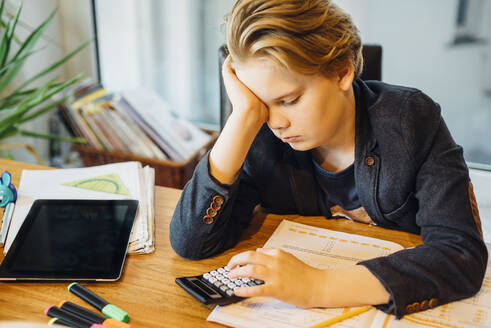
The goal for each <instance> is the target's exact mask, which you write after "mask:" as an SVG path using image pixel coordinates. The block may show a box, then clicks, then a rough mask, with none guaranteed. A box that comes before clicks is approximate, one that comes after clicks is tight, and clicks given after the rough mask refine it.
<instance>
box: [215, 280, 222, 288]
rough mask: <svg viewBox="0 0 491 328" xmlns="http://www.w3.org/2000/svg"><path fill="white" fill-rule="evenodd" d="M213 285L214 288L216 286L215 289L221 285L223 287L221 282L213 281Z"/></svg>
mask: <svg viewBox="0 0 491 328" xmlns="http://www.w3.org/2000/svg"><path fill="white" fill-rule="evenodd" d="M213 285H215V286H217V287H220V286H221V285H223V282H221V281H215V282H214V283H213Z"/></svg>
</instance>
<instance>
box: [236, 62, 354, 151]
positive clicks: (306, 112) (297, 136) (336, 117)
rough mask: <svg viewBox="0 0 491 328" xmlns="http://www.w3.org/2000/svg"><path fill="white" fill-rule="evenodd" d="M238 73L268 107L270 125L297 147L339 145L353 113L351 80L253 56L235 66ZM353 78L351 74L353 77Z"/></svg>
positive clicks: (311, 147) (277, 133)
mask: <svg viewBox="0 0 491 328" xmlns="http://www.w3.org/2000/svg"><path fill="white" fill-rule="evenodd" d="M235 71H236V74H237V77H238V78H239V80H240V81H242V83H244V84H245V85H246V86H247V87H248V88H249V89H250V90H251V91H252V92H253V93H254V94H255V95H256V96H257V97H258V98H259V99H260V100H261V101H262V102H263V103H264V104H265V105H266V106H267V107H268V110H269V118H268V121H267V123H268V126H269V128H270V129H271V131H273V133H274V134H275V135H276V136H277V137H278V138H280V139H281V140H282V141H283V142H287V143H288V144H289V145H290V146H291V147H292V148H293V149H295V150H310V149H314V148H317V147H319V146H326V147H330V146H336V145H338V144H339V142H342V138H343V136H342V135H340V133H337V132H338V131H339V130H342V128H341V127H342V126H343V123H345V122H346V121H352V120H347V118H348V116H349V115H354V101H350V96H351V97H353V96H352V89H351V82H349V83H346V81H344V82H345V83H344V84H343V83H342V82H341V80H340V79H338V78H337V77H333V78H327V77H325V76H322V75H320V74H318V75H302V74H299V73H295V72H292V71H288V70H286V69H284V68H282V67H279V66H278V65H276V64H274V63H272V62H271V61H267V60H261V59H251V60H249V61H247V62H245V63H241V64H240V65H237V66H236V69H235ZM350 81H352V78H351V80H350Z"/></svg>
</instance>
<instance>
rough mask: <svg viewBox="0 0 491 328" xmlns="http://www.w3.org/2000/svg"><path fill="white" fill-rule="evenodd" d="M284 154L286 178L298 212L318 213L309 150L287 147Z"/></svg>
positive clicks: (315, 187)
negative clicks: (286, 166) (287, 169)
mask: <svg viewBox="0 0 491 328" xmlns="http://www.w3.org/2000/svg"><path fill="white" fill-rule="evenodd" d="M285 155H286V157H287V158H286V161H287V162H286V163H288V164H287V165H288V168H289V176H288V178H289V181H290V186H291V190H292V193H293V198H294V199H295V205H296V208H297V210H298V212H299V214H302V215H319V206H318V203H317V182H316V181H315V178H314V174H313V163H312V156H311V154H310V152H308V151H295V150H293V149H291V148H290V147H289V151H287V152H286V154H285Z"/></svg>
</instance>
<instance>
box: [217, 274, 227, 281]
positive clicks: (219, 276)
mask: <svg viewBox="0 0 491 328" xmlns="http://www.w3.org/2000/svg"><path fill="white" fill-rule="evenodd" d="M215 278H217V279H218V280H222V279H223V278H225V277H224V276H222V275H221V274H217V275H216V276H215Z"/></svg>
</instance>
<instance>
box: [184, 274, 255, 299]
mask: <svg viewBox="0 0 491 328" xmlns="http://www.w3.org/2000/svg"><path fill="white" fill-rule="evenodd" d="M228 273H229V270H228V269H227V267H221V268H218V269H216V270H213V271H210V272H207V273H204V274H202V275H200V276H194V277H181V278H176V283H177V284H178V285H179V286H181V287H182V288H184V290H186V291H187V292H188V293H189V294H191V295H192V296H193V297H194V298H196V299H197V300H198V301H200V302H201V303H204V304H217V305H227V304H231V303H235V302H238V301H240V300H242V299H243V297H238V296H235V295H234V289H235V288H237V287H247V286H256V285H261V284H264V281H262V280H259V279H254V278H235V279H229V278H228Z"/></svg>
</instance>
